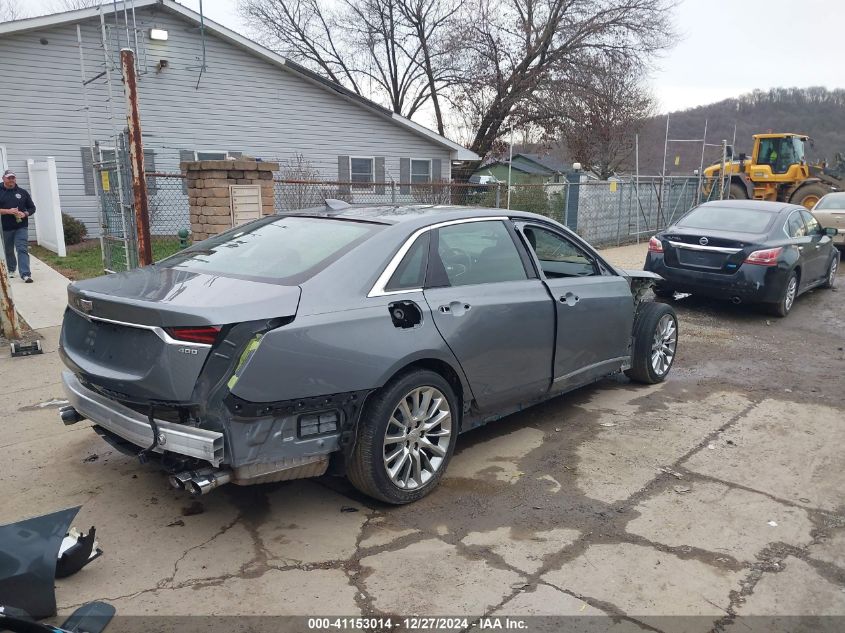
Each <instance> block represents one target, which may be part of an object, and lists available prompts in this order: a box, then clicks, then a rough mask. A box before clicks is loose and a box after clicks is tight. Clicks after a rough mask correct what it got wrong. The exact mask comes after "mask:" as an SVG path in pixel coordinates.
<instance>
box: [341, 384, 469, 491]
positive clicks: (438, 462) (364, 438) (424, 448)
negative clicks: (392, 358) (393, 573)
mask: <svg viewBox="0 0 845 633" xmlns="http://www.w3.org/2000/svg"><path fill="white" fill-rule="evenodd" d="M438 399H442V402H440V404H436V401H437V400H438ZM426 402H427V403H428V405H427V406H426ZM414 403H416V405H415V404H414ZM435 404H436V409H433V408H432V407H435ZM403 405H404V406H403ZM432 412H433V413H432ZM459 415H460V413H459V409H458V400H457V398H456V397H455V392H454V390H453V389H452V387H451V385H450V384H449V383H448V382H447V381H446V380H445V379H444V378H443V377H442V376H441V375H440V374H437V373H435V372H433V371H427V370H414V371H411V372H408V373H405V374H401V375H399V376H397V377H396V378H394V379H393V380H391V381H390V382H389V383H387V384H386V385H385V386H384V387H383V388H382V389H380V390H379V391H378V392H377V393H376V394H375V395H374V396H373V397H371V399H370V400H369V401H368V402H367V405H366V407H365V409H364V412H363V413H362V416H361V420H360V422H359V423H358V435H357V438H356V442H355V447H354V449H353V450H352V454H351V455H350V459H349V462H348V464H347V477H348V478H349V481H350V482H351V483H352V485H353V486H355V487H356V488H357V489H358V490H360V491H361V492H363V493H364V494H366V495H369V496H370V497H373V498H375V499H378V500H379V501H384V502H386V503H391V504H394V505H402V504H405V503H411V502H413V501H417V500H418V499H421V498H422V497H424V496H425V495H427V494H428V493H429V492H431V491H432V490H433V489H434V488H435V487H436V486H437V484H438V483H439V482H440V478H441V477H442V476H443V473H444V472H445V471H446V467H447V466H448V465H449V460H450V459H451V457H452V452H453V451H454V449H455V440H456V439H457V435H458V422H459ZM406 418H407V419H406ZM431 424H434V426H431V427H430V428H428V429H426V427H428V426H429V425H431ZM447 432H448V434H446V433H447ZM400 437H401V438H403V439H401V440H398V439H397V438H400ZM432 438H436V439H432ZM386 440H394V441H393V442H391V443H389V444H388V443H387V441H386ZM403 444H404V446H402V445H403ZM391 456H394V457H393V459H390V457H391ZM400 461H401V467H400Z"/></svg>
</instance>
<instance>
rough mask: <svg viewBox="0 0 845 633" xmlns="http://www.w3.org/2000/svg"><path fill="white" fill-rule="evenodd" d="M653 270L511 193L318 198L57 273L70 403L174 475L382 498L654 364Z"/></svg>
mask: <svg viewBox="0 0 845 633" xmlns="http://www.w3.org/2000/svg"><path fill="white" fill-rule="evenodd" d="M659 279H660V278H659V277H658V276H657V275H654V274H653V273H647V272H642V271H639V272H625V271H620V270H617V269H615V268H614V267H613V266H611V265H609V264H608V263H607V262H606V261H604V260H603V259H602V257H601V256H600V255H599V254H598V253H596V251H595V250H593V249H592V248H591V247H590V246H589V245H588V244H586V243H585V242H584V241H583V240H581V239H580V238H579V237H578V236H577V235H575V234H574V233H572V232H571V231H569V230H568V229H566V228H564V227H562V226H561V225H559V224H557V223H555V222H553V221H551V220H549V219H548V218H545V217H541V216H538V215H533V214H530V213H523V212H504V211H502V210H496V209H469V208H461V207H446V206H436V207H432V206H408V207H395V206H390V207H367V208H360V207H350V206H349V205H346V204H344V203H338V202H331V203H329V204H327V205H326V207H320V208H318V209H310V210H306V211H302V212H298V213H293V214H288V215H283V216H270V217H267V218H263V219H261V220H257V221H255V222H253V223H250V224H248V225H245V226H242V227H238V228H235V229H232V230H230V231H227V232H226V233H223V234H221V235H219V236H217V237H214V238H211V239H208V240H205V241H203V242H200V243H198V244H195V245H194V246H192V247H190V248H188V249H186V250H184V251H182V252H181V253H179V254H177V255H175V256H173V257H170V258H169V259H166V260H164V261H162V262H160V263H158V264H155V265H153V266H148V267H146V268H142V269H138V270H134V271H132V272H129V273H122V274H117V275H110V276H106V277H100V278H98V279H91V280H88V281H81V282H77V283H74V284H72V285H71V286H70V287H69V291H68V294H69V296H68V309H67V311H66V313H65V319H64V325H63V328H62V335H61V354H62V358H63V359H64V362H65V364H66V365H67V367H68V369H69V370H68V371H65V372H64V374H63V380H64V385H65V389H66V391H67V395H68V398H69V400H70V404H71V406H70V407H67V408H65V409H64V410H62V419H63V420H64V421H65V423H68V424H72V423H74V422H76V421H79V420H82V419H86V418H87V419H90V420H91V421H92V422H93V423H94V427H93V428H94V430H95V431H97V433H99V434H100V435H101V436H102V437H103V438H104V439H105V440H107V441H108V442H110V443H111V444H112V445H113V446H115V447H116V448H118V449H120V450H122V451H124V452H127V453H129V454H133V455H139V456H140V457H141V458H142V459H144V460H147V459H148V460H150V461H155V462H157V463H158V464H160V465H161V466H162V467H163V468H165V469H166V470H167V471H169V472H170V473H171V478H170V479H171V482H172V484H173V485H174V486H178V487H182V488H185V489H188V490H190V491H192V492H193V493H194V494H204V493H206V492H208V491H209V490H211V489H213V488H215V487H217V486H220V485H222V484H225V483H229V482H231V483H234V484H239V485H248V484H256V483H263V482H273V481H282V480H288V479H296V478H301V477H314V476H318V475H322V474H324V473H325V472H326V471H327V470H329V468H331V472H334V473H337V474H345V475H346V476H347V477H348V478H349V479H350V481H351V482H352V483H353V484H354V485H355V486H356V487H357V488H358V489H360V490H361V491H363V492H364V493H366V494H368V495H371V496H372V497H375V498H377V499H380V500H382V501H385V502H388V503H394V504H401V503H408V502H411V501H415V500H417V499H419V498H420V497H422V496H424V495H426V494H427V493H429V492H430V491H431V490H432V489H433V488H434V487H435V486H436V485H437V483H438V481H439V480H440V478H441V477H442V476H443V473H444V471H445V470H446V467H447V465H448V463H449V460H450V458H451V457H452V453H453V451H454V449H455V444H456V442H457V439H458V435H459V434H460V433H463V432H465V431H468V430H470V429H472V428H475V427H478V426H480V425H482V424H485V423H487V422H490V421H493V420H496V419H499V418H501V417H503V416H505V415H508V414H510V413H513V412H515V411H518V410H520V409H523V408H524V407H526V406H529V405H532V404H535V403H538V402H541V401H543V400H547V399H549V398H551V397H554V396H558V395H560V394H563V393H565V392H568V391H571V390H573V389H576V388H578V387H581V386H583V385H586V384H588V383H591V382H594V381H596V380H599V379H600V378H602V377H604V376H608V375H610V374H614V373H618V372H622V371H624V372H625V373H626V374H627V375H628V376H629V377H630V378H631V379H632V380H635V381H638V382H643V383H655V382H659V381H662V380H663V379H665V377H666V375H667V374H668V372H669V370H670V368H671V366H672V362H673V360H674V358H675V352H676V348H677V340H678V339H677V333H678V325H677V318H676V316H675V313H674V312H673V311H672V309H671V308H670V307H669V306H667V305H664V304H661V303H653V302H648V301H642V297H643V296H644V295H645V294H647V292H648V288H649V287H650V286H651V285H652V284H653V283H654V282H655V281H659Z"/></svg>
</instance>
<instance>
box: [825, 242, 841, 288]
mask: <svg viewBox="0 0 845 633" xmlns="http://www.w3.org/2000/svg"><path fill="white" fill-rule="evenodd" d="M838 270H839V253H837V252H835V251H834V253H833V259H831V260H830V266H828V268H827V277H826V278H825V281H824V283H823V284H822V288H833V287H834V286H835V285H836V273H837V272H838Z"/></svg>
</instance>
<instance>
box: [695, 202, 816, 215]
mask: <svg viewBox="0 0 845 633" xmlns="http://www.w3.org/2000/svg"><path fill="white" fill-rule="evenodd" d="M701 206H702V207H727V208H730V209H752V210H754V211H767V212H769V213H780V212H781V211H786V210H787V209H804V207H802V206H801V205H798V204H790V203H788V202H768V201H766V200H713V201H712V202H705V203H704V204H702V205H701ZM805 210H806V209H805Z"/></svg>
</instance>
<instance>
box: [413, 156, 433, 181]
mask: <svg viewBox="0 0 845 633" xmlns="http://www.w3.org/2000/svg"><path fill="white" fill-rule="evenodd" d="M411 182H412V183H414V184H419V183H426V182H431V161H430V160H412V161H411Z"/></svg>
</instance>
